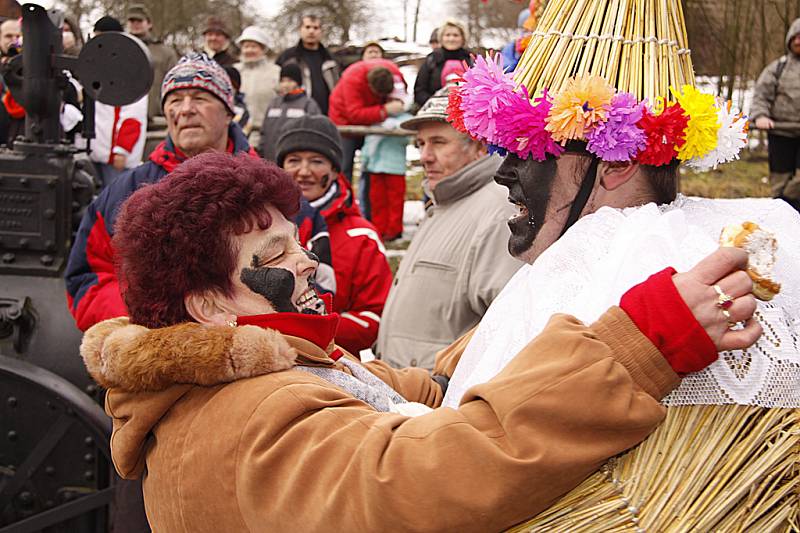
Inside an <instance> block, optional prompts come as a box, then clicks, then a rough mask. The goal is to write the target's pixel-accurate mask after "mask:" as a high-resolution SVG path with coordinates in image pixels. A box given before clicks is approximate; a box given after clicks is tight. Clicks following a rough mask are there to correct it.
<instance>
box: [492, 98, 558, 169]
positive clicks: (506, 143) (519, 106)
mask: <svg viewBox="0 0 800 533" xmlns="http://www.w3.org/2000/svg"><path fill="white" fill-rule="evenodd" d="M522 91H523V92H522V93H514V94H515V97H514V98H513V99H512V100H511V101H510V102H509V103H508V104H507V105H506V107H505V108H504V109H503V110H502V112H501V113H500V114H499V115H498V117H497V129H498V143H497V144H499V145H500V146H502V147H504V148H506V149H507V150H508V151H509V152H513V153H514V154H516V155H517V156H518V157H519V158H520V159H527V158H528V156H529V155H531V156H533V158H534V159H535V160H536V161H544V160H545V159H546V158H547V154H551V155H554V156H556V157H557V156H559V155H561V154H562V153H563V152H564V148H563V147H562V146H561V145H560V144H558V143H557V142H555V141H554V140H553V137H552V136H551V134H550V132H549V131H547V130H545V125H546V122H545V119H546V118H547V115H548V113H550V107H551V106H552V105H553V104H552V102H551V101H550V99H549V98H548V95H547V91H544V93H543V94H542V96H541V97H540V98H536V99H535V100H534V104H535V105H532V104H531V102H530V100H529V99H528V91H527V89H526V88H525V87H522Z"/></svg>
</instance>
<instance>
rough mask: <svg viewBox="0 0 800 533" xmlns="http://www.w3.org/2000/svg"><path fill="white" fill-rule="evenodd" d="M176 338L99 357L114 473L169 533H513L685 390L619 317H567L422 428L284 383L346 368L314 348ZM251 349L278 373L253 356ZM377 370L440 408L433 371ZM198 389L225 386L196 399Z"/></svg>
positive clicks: (213, 334)
mask: <svg viewBox="0 0 800 533" xmlns="http://www.w3.org/2000/svg"><path fill="white" fill-rule="evenodd" d="M176 328H177V329H176ZM176 328H167V329H164V330H160V331H148V330H145V329H144V328H138V327H136V326H125V325H124V323H122V322H119V321H118V322H116V323H110V324H109V323H102V324H99V325H97V326H95V327H94V328H92V329H91V330H89V331H88V332H87V334H86V340H85V342H84V349H83V355H84V357H85V358H87V365H88V367H89V369H90V371H91V372H92V375H93V376H95V378H96V379H98V381H100V382H101V383H104V384H106V385H110V386H112V389H111V390H110V391H109V393H108V396H107V399H106V410H107V412H108V413H109V414H110V415H111V416H112V418H113V420H114V433H113V437H112V442H111V446H112V453H113V458H114V464H115V466H116V468H117V470H118V472H119V473H120V474H121V475H122V476H123V477H126V478H134V477H138V476H141V475H144V491H145V503H146V508H147V514H148V518H149V520H150V522H151V524H152V526H153V529H154V530H155V531H163V532H182V531H183V532H193V533H195V532H203V531H209V532H212V531H213V532H218V531H323V530H324V531H389V530H390V531H459V532H469V531H497V530H501V529H503V528H506V527H509V526H511V525H513V524H515V523H518V522H520V521H522V520H524V519H525V518H528V517H530V516H532V515H534V514H536V513H537V512H539V511H541V510H542V509H545V508H546V507H548V506H549V505H550V504H552V503H553V502H554V501H555V500H556V499H557V498H558V497H559V496H560V495H562V494H564V493H565V492H567V491H568V490H570V489H571V488H573V487H574V486H576V485H577V484H578V483H579V482H580V481H581V480H583V479H584V478H585V477H587V476H588V475H589V474H590V473H591V472H593V471H594V470H595V469H597V468H598V467H599V466H600V465H601V464H602V463H603V461H605V460H606V459H607V458H608V457H610V456H613V455H615V454H617V453H620V452H621V451H623V450H625V449H627V448H629V447H631V446H633V445H634V444H636V443H638V442H639V441H641V440H642V439H643V438H644V437H645V436H647V435H648V434H649V433H650V432H651V431H652V430H653V429H654V428H655V426H656V425H657V424H658V423H659V422H660V421H661V420H662V419H663V417H664V408H663V407H662V406H661V405H660V404H659V403H658V401H657V400H658V399H659V398H661V397H662V396H663V395H664V394H666V393H667V392H668V391H669V390H670V389H671V388H672V387H674V386H675V385H676V384H677V376H676V375H675V374H674V373H673V372H672V371H671V369H670V368H669V366H668V365H667V363H666V361H665V360H664V359H663V358H662V357H661V355H660V354H659V353H658V351H657V350H656V348H655V347H654V346H653V345H652V344H651V343H650V342H649V341H648V340H647V339H646V338H645V337H644V336H643V335H641V334H640V333H639V332H638V330H637V329H636V328H635V326H634V325H633V323H632V322H631V321H630V320H629V318H628V317H627V315H625V313H624V312H623V311H621V310H620V309H618V308H613V309H611V310H610V311H609V312H608V313H606V314H605V315H603V317H601V319H600V320H599V321H598V322H596V323H595V324H593V325H592V326H591V327H586V326H584V325H582V324H580V323H579V322H578V321H576V320H575V319H574V318H571V317H568V316H556V317H554V318H553V319H552V320H551V322H550V324H549V325H548V327H547V328H546V329H545V331H544V332H543V333H542V334H541V335H540V336H539V337H538V338H536V339H534V340H533V341H532V342H531V343H530V344H529V345H528V346H526V347H525V349H524V350H522V352H520V354H519V355H517V357H516V358H515V359H514V360H513V361H512V362H511V363H510V364H509V365H508V366H507V367H506V368H505V370H503V371H502V372H501V373H500V374H499V375H498V376H496V377H495V378H494V379H493V380H491V381H490V382H488V383H485V384H483V385H479V386H476V387H474V388H472V389H471V390H470V391H469V392H468V393H467V395H466V397H465V398H464V399H463V401H462V403H461V406H460V407H459V409H457V410H454V409H445V408H442V409H436V410H434V411H433V412H432V413H429V414H426V415H423V416H418V417H414V418H410V417H407V416H403V415H399V414H390V413H380V412H376V411H375V410H373V409H372V408H371V407H370V406H368V405H367V404H365V403H363V402H361V401H359V400H357V399H355V398H354V397H352V396H351V395H349V394H348V393H347V392H345V391H344V390H342V389H340V388H338V387H336V386H334V385H332V384H330V383H328V382H326V381H324V380H322V379H320V378H318V377H316V376H314V375H311V374H309V373H307V372H302V371H298V370H291V369H289V370H281V368H285V367H286V366H287V365H288V364H289V362H290V361H291V360H292V359H293V358H294V356H295V354H296V355H297V363H298V364H305V365H324V366H332V367H340V368H342V367H341V365H338V364H337V363H334V362H333V361H332V360H331V359H330V358H328V357H327V354H326V351H325V350H322V349H320V348H318V347H316V346H314V345H313V344H311V343H309V342H308V341H305V340H303V339H299V338H295V337H289V336H286V337H283V338H281V337H280V336H275V335H274V333H272V332H268V331H261V332H259V331H253V330H250V331H248V332H246V333H242V331H241V330H242V329H243V328H237V329H236V330H235V331H234V328H204V327H203V326H198V325H191V326H188V327H186V326H178V327H176ZM181 328H182V329H181ZM247 336H253V337H254V338H249V337H248V338H247V340H248V342H242V341H243V340H245V338H246V337H247ZM191 337H194V339H193V340H191ZM284 340H285V341H286V342H287V343H288V345H290V346H291V348H290V349H288V350H287V349H286V347H285V345H284V344H283V343H282V341H284ZM251 342H255V343H260V345H261V348H260V349H259V350H258V352H257V353H261V354H262V355H263V356H264V357H265V358H266V359H268V360H269V362H268V363H259V362H258V361H259V359H258V358H256V359H255V360H254V359H253V358H252V357H251V356H252V354H253V353H254V352H253V350H250V349H249V346H248V345H249V344H250V343H251ZM465 345H466V339H461V340H459V341H458V342H457V343H455V344H454V345H453V346H452V347H451V348H449V349H448V350H446V351H445V352H444V353H443V354H441V356H440V359H439V362H440V365H439V369H440V370H442V371H447V370H448V369H449V370H452V368H453V366H454V364H455V362H457V360H458V358H459V357H460V354H461V352H462V351H463V348H464V346H465ZM270 346H271V348H272V351H270ZM331 348H332V346H331V347H328V350H327V353H330V349H331ZM194 360H196V361H197V365H193V364H190V363H191V362H192V361H194ZM171 361H173V362H174V364H172V363H170V362H171ZM245 361H247V362H245ZM366 366H367V368H369V369H370V370H371V371H372V372H373V373H374V374H375V375H377V376H379V377H380V378H381V379H383V380H384V381H386V382H387V383H388V384H390V385H391V386H393V387H394V388H395V389H396V390H397V391H398V392H400V393H401V394H402V395H403V396H404V397H405V398H406V399H408V400H410V401H417V402H421V403H425V404H427V405H429V406H432V407H435V406H437V405H438V404H439V403H440V402H441V399H442V391H441V389H440V387H439V385H438V384H436V383H435V382H434V381H433V380H431V379H430V377H429V376H428V374H427V372H425V371H423V370H421V369H408V370H394V369H392V368H390V367H388V366H387V365H385V364H383V363H381V362H374V363H369V364H367V365H366ZM112 369H113V370H112ZM148 369H150V370H149V371H148ZM270 369H271V370H272V371H270ZM342 370H343V371H346V369H345V368H342ZM265 372H269V373H265ZM448 373H449V372H448ZM257 374H261V375H257ZM246 375H254V376H255V377H252V378H245V376H246ZM242 378H244V379H242ZM232 379H238V381H235V382H233V383H223V382H226V381H230V380H232ZM195 380H196V381H197V382H199V383H204V384H206V385H208V386H200V385H192V384H180V383H181V382H193V381H195ZM215 380H216V381H217V382H219V384H217V385H213V386H211V385H210V383H211V382H214V381H215ZM169 381H173V382H174V384H172V385H168V382H169ZM144 390H148V391H147V392H142V391H144ZM136 391H139V392H136Z"/></svg>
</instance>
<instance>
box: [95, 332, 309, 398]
mask: <svg viewBox="0 0 800 533" xmlns="http://www.w3.org/2000/svg"><path fill="white" fill-rule="evenodd" d="M81 356H82V357H83V362H84V364H85V365H86V369H87V370H88V371H89V374H90V375H91V376H92V378H94V380H95V381H97V383H98V384H100V385H101V386H103V387H105V388H109V389H110V388H112V387H115V388H119V389H123V390H127V391H132V392H139V391H158V390H163V389H166V388H167V387H169V386H171V385H174V384H177V383H190V384H196V385H204V386H212V385H218V384H220V383H227V382H230V381H234V380H237V379H242V378H248V377H253V376H258V375H262V374H268V373H270V372H277V371H280V370H286V369H288V368H292V367H293V366H294V360H295V358H296V357H297V352H296V351H295V349H294V348H292V347H290V346H289V343H288V342H287V341H286V339H284V338H283V336H282V335H281V334H280V333H278V332H277V331H274V330H270V329H262V328H259V327H256V326H239V327H230V326H203V325H201V324H196V323H186V324H178V325H176V326H170V327H167V328H161V329H147V328H145V327H143V326H137V325H134V324H131V323H130V322H129V321H128V319H127V318H126V317H120V318H114V319H111V320H106V321H104V322H100V323H99V324H95V325H94V326H92V327H91V328H90V329H89V330H88V331H86V333H85V334H84V336H83V342H82V343H81Z"/></svg>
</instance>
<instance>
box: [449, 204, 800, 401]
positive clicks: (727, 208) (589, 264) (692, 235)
mask: <svg viewBox="0 0 800 533" xmlns="http://www.w3.org/2000/svg"><path fill="white" fill-rule="evenodd" d="M745 220H750V221H753V222H756V223H757V224H759V225H761V226H762V227H764V228H765V229H767V230H769V231H771V232H773V233H775V235H776V236H777V239H778V253H777V262H776V265H775V271H774V273H775V279H776V280H777V281H778V282H780V283H781V284H782V289H781V293H780V294H779V295H778V296H776V297H775V299H774V300H773V301H772V302H769V303H765V302H759V308H758V312H757V318H758V320H759V321H760V323H761V324H762V326H763V327H764V335H763V336H762V337H761V339H760V340H759V341H758V342H757V343H756V344H755V345H754V346H752V347H751V348H749V349H747V350H744V351H732V352H725V353H722V354H721V355H720V358H719V360H718V361H717V362H715V363H714V364H712V365H711V366H709V367H708V368H707V369H705V370H704V371H702V372H699V373H696V374H692V375H689V376H687V377H686V378H685V379H684V380H683V382H682V383H681V385H680V387H679V388H678V389H676V390H675V391H673V393H672V394H670V395H669V396H668V397H667V398H665V399H664V403H665V404H667V405H702V404H706V405H722V404H742V405H758V406H762V407H793V408H797V407H800V334H799V333H798V331H800V215H798V213H797V212H795V211H794V210H793V209H792V208H791V207H789V206H788V205H787V204H786V203H784V202H781V201H777V200H770V199H742V200H711V199H702V198H687V197H683V196H680V197H679V198H678V199H677V200H676V201H675V202H673V203H672V204H669V205H663V206H656V205H655V204H648V205H646V206H642V207H639V208H632V209H626V210H623V211H619V210H614V209H609V208H604V209H601V210H600V211H599V212H597V213H595V214H593V215H590V216H587V217H584V218H583V219H581V220H579V221H578V222H577V223H576V224H575V225H574V226H573V227H572V228H571V229H570V230H569V231H568V232H567V233H566V234H565V235H564V236H563V237H562V238H561V239H559V241H558V242H557V243H556V244H554V245H553V246H552V247H550V249H548V250H547V251H546V252H545V253H544V254H542V255H541V256H540V257H539V259H538V260H537V261H536V263H535V264H534V265H526V266H525V267H523V268H521V269H520V270H519V271H518V272H517V273H516V274H515V275H514V277H512V278H511V280H510V281H509V282H508V284H507V285H506V287H505V288H504V289H503V291H502V292H501V293H500V295H499V296H498V297H497V298H496V299H495V301H494V303H493V304H492V305H491V307H490V308H489V310H488V311H487V313H486V315H485V316H484V318H483V320H482V321H481V323H480V325H479V327H478V329H477V331H476V332H475V335H474V336H473V338H472V340H471V342H470V344H469V346H467V349H466V351H465V353H464V355H463V356H462V358H461V361H460V363H459V365H458V367H457V368H456V370H455V373H454V374H453V377H452V379H451V380H450V385H449V387H448V391H447V395H446V396H445V399H444V403H443V405H444V406H448V407H455V406H457V405H458V403H459V401H460V399H461V397H462V396H463V394H464V392H465V391H466V390H467V389H468V388H469V387H471V386H472V385H475V384H478V383H484V382H486V381H488V380H489V379H491V378H492V377H493V376H494V375H495V374H497V373H498V372H499V371H500V370H502V368H503V367H504V366H505V365H506V363H507V362H508V361H509V360H511V359H512V358H513V356H514V355H515V354H516V353H518V352H519V351H520V350H521V349H522V348H523V347H524V346H525V345H526V344H527V343H528V342H529V341H530V340H531V339H533V338H534V337H535V336H536V335H538V334H539V333H540V332H541V331H542V329H543V328H544V326H545V324H546V323H547V321H548V320H549V318H550V317H551V316H552V315H553V314H554V313H568V314H571V315H574V316H576V317H578V318H579V319H580V320H582V321H583V322H585V323H590V322H592V321H594V320H596V319H597V318H598V317H599V316H600V315H601V314H602V313H603V312H604V311H605V310H606V309H607V308H608V307H610V306H612V305H616V304H617V303H618V302H619V298H620V296H622V294H623V293H624V292H625V291H626V290H627V289H629V288H630V287H632V286H633V285H635V284H637V283H639V282H641V281H643V280H644V279H646V278H647V277H648V276H649V275H650V274H652V273H654V272H657V271H659V270H661V269H663V268H665V267H667V266H673V267H675V268H676V269H677V270H678V271H685V270H688V269H690V268H691V267H692V266H694V265H695V264H696V263H697V262H698V261H699V260H700V259H702V258H703V257H704V256H706V255H707V254H709V253H710V252H712V251H713V250H715V249H716V247H717V239H718V237H719V234H720V231H721V230H722V228H723V227H724V226H725V225H727V224H731V223H737V222H739V223H740V222H743V221H745Z"/></svg>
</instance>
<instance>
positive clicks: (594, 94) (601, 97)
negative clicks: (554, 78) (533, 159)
mask: <svg viewBox="0 0 800 533" xmlns="http://www.w3.org/2000/svg"><path fill="white" fill-rule="evenodd" d="M613 97H614V88H613V87H611V85H609V84H608V82H606V80H604V79H603V78H601V77H599V76H589V77H586V78H580V79H575V78H571V79H570V80H569V81H568V82H567V86H566V87H564V89H563V90H562V91H561V92H559V93H558V95H557V96H556V97H555V99H554V101H553V107H552V108H551V109H550V116H548V117H547V125H546V126H545V129H546V130H547V131H549V132H550V133H551V134H552V136H553V139H554V140H555V141H558V142H561V143H562V144H564V143H566V142H567V141H569V140H572V139H578V140H583V139H585V137H586V132H587V131H588V130H589V129H591V128H592V127H593V126H594V125H595V124H596V123H597V122H600V121H604V120H606V118H607V116H608V110H609V109H610V108H611V99H612V98H613Z"/></svg>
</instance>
